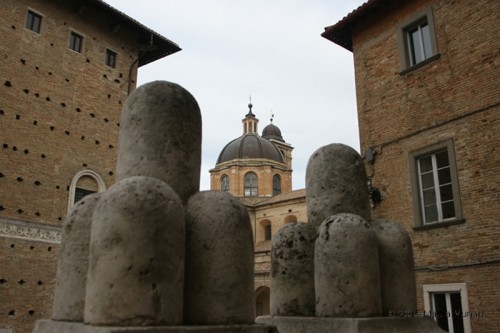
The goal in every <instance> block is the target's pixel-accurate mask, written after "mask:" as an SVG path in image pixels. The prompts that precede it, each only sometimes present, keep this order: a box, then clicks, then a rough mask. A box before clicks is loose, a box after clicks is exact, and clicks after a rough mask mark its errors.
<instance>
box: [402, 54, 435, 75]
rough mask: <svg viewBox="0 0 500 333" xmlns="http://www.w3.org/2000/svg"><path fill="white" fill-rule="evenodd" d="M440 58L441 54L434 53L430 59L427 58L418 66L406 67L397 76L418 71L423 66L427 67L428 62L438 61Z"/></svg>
mask: <svg viewBox="0 0 500 333" xmlns="http://www.w3.org/2000/svg"><path fill="white" fill-rule="evenodd" d="M440 57H441V54H440V53H436V54H435V55H433V56H432V57H430V58H427V59H425V60H424V61H421V62H419V63H418V64H416V65H414V66H411V67H408V68H406V69H403V70H402V71H401V72H399V75H405V74H408V73H410V72H412V71H414V70H416V69H418V68H420V67H423V66H425V65H427V64H428V63H430V62H433V61H435V60H437V59H439V58H440Z"/></svg>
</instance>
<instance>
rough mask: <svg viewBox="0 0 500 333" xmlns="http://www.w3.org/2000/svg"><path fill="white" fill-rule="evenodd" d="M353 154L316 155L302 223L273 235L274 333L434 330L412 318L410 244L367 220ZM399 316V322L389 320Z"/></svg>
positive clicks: (360, 168)
mask: <svg viewBox="0 0 500 333" xmlns="http://www.w3.org/2000/svg"><path fill="white" fill-rule="evenodd" d="M369 200H370V199H369V194H368V188H367V177H366V171H365V167H364V163H363V160H362V158H361V156H360V155H359V154H358V153H357V152H356V151H355V150H354V149H352V148H350V147H348V146H345V145H342V144H331V145H327V146H324V147H322V148H320V149H318V150H317V151H316V152H314V153H313V155H312V156H311V158H310V159H309V163H308V166H307V171H306V204H307V216H308V223H292V224H288V225H286V226H285V227H283V228H282V229H280V230H279V231H278V232H277V233H276V234H275V235H274V237H273V240H272V248H271V297H270V298H271V316H268V317H259V318H257V322H260V323H266V324H271V325H274V326H276V327H277V328H278V330H279V332H287V333H306V332H311V333H312V332H315V333H316V332H318V333H321V332H333V331H335V332H352V333H356V332H386V331H391V332H396V331H397V332H441V331H440V330H439V329H438V328H437V326H436V325H435V324H434V322H433V321H432V319H430V318H426V319H428V320H424V321H422V320H418V319H420V318H412V317H411V314H416V290H415V274H414V271H413V269H414V264H413V252H412V246H411V240H410V237H409V235H408V233H407V232H406V231H405V229H404V228H403V227H402V226H401V225H400V224H398V223H396V222H392V221H385V220H373V221H372V220H371V219H370V211H371V207H370V201H369ZM394 314H395V315H396V316H397V315H398V314H404V315H405V316H406V318H402V317H398V318H394V317H390V316H391V315H394Z"/></svg>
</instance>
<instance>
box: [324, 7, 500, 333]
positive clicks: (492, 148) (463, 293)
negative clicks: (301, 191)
mask: <svg viewBox="0 0 500 333" xmlns="http://www.w3.org/2000/svg"><path fill="white" fill-rule="evenodd" d="M499 11H500V3H499V2H498V1H493V0H478V1H465V0H459V1H449V0H415V1H382V0H370V1H368V2H366V3H365V4H364V5H362V6H361V7H359V8H358V9H356V10H355V11H353V12H352V13H350V14H349V15H347V16H346V17H345V18H343V19H342V20H341V21H339V22H338V23H336V24H335V25H333V26H330V27H327V28H326V29H325V31H324V33H323V34H322V36H323V37H325V38H327V39H329V40H331V41H332V42H334V43H336V44H338V45H340V46H342V47H344V48H345V49H347V50H349V51H351V52H352V53H353V56H354V66H355V78H356V91H357V104H358V119H359V128H360V139H361V151H362V152H363V154H364V156H365V160H366V166H367V172H368V175H369V176H370V179H371V185H372V188H373V189H376V190H377V191H374V192H373V193H375V194H377V193H380V198H381V201H380V202H379V203H378V204H376V205H375V207H374V209H373V212H372V216H373V217H374V218H384V219H390V220H394V221H398V222H400V223H402V224H403V225H404V226H405V227H406V229H407V230H408V232H409V233H410V236H411V238H412V241H413V251H414V256H415V265H416V267H415V271H416V277H417V296H418V308H419V311H424V310H426V311H434V312H437V313H438V314H439V315H441V314H452V315H451V316H447V315H444V316H436V318H435V319H436V320H437V322H438V324H439V325H440V326H441V327H443V328H445V329H446V330H448V331H449V332H483V333H486V332H491V333H493V332H498V327H499V326H500V290H499V288H498V283H499V281H500V267H499V264H500V248H499V246H500V244H499V241H498V239H499V238H500V176H499V175H500V158H499V156H500V154H499V152H498V149H499V147H500V136H499V135H498V132H499V130H500V108H499V97H500V84H499V79H498V78H499V77H500V71H499V65H500V56H499V50H500V42H499V39H498V36H500V24H499V23H500V22H499V20H498V13H499ZM395 310H397V309H395Z"/></svg>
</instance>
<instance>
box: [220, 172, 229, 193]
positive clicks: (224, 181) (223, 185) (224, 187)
mask: <svg viewBox="0 0 500 333" xmlns="http://www.w3.org/2000/svg"><path fill="white" fill-rule="evenodd" d="M220 189H221V191H224V192H227V191H229V176H228V175H223V176H222V178H221V180H220Z"/></svg>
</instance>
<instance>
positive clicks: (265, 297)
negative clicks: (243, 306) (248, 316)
mask: <svg viewBox="0 0 500 333" xmlns="http://www.w3.org/2000/svg"><path fill="white" fill-rule="evenodd" d="M269 295H270V290H269V287H266V286H262V287H259V288H257V290H255V316H256V317H258V316H267V315H269V314H270V298H269Z"/></svg>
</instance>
